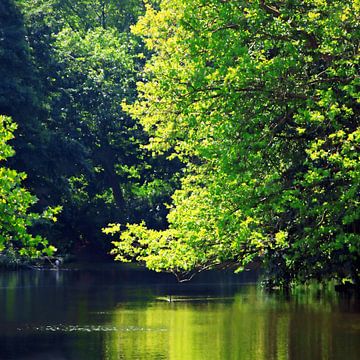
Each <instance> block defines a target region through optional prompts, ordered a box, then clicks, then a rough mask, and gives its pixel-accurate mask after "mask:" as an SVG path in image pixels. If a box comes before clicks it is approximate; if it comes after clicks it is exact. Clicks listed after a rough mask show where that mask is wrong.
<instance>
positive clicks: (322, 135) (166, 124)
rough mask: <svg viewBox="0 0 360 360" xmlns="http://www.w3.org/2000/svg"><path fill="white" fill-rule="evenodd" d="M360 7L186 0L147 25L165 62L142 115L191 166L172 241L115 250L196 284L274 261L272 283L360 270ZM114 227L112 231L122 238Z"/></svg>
mask: <svg viewBox="0 0 360 360" xmlns="http://www.w3.org/2000/svg"><path fill="white" fill-rule="evenodd" d="M359 6H360V4H359V2H358V1H356V0H354V1H351V0H346V1H331V2H330V1H325V0H317V1H308V0H306V1H294V0H292V1H290V0H289V1H281V2H278V3H276V4H275V3H273V2H267V1H262V0H259V1H247V2H245V1H243V2H239V1H220V0H211V1H204V0H198V1H191V2H190V1H179V0H170V1H166V2H163V3H162V6H161V9H160V11H156V10H154V9H153V8H151V6H148V7H147V13H146V15H145V16H144V17H143V18H141V19H140V21H139V23H138V24H137V26H136V27H135V28H134V32H135V33H136V34H139V35H142V36H143V37H144V41H145V43H146V45H147V47H148V48H149V49H150V50H151V51H153V52H154V56H153V57H152V58H151V60H150V61H149V62H148V63H147V65H146V72H145V76H146V78H147V79H146V81H143V82H140V83H139V85H138V91H139V93H140V96H139V100H138V101H137V102H136V103H135V105H133V106H130V107H129V111H130V112H131V114H132V115H133V116H135V117H137V118H139V119H140V121H141V123H142V125H143V126H144V128H145V130H146V131H148V133H149V134H150V143H149V145H148V148H149V149H151V150H152V151H155V152H159V153H162V152H164V151H167V150H169V149H170V147H173V148H174V149H175V153H174V154H173V156H177V157H179V158H180V159H182V160H183V161H184V163H186V165H187V166H186V175H185V177H184V178H183V180H182V188H181V189H180V190H178V191H176V192H175V193H174V195H173V205H172V208H171V211H170V214H169V216H168V221H169V228H168V229H167V230H165V231H154V230H151V229H148V228H147V227H146V226H145V225H144V224H140V225H129V226H128V229H127V231H125V232H122V233H121V236H120V241H116V242H115V243H114V244H115V249H114V251H113V252H114V254H116V255H117V259H119V260H122V261H128V260H137V261H142V262H145V263H146V264H147V266H148V267H150V268H152V269H155V270H159V271H160V270H166V271H171V272H174V273H175V274H178V275H179V276H180V277H184V276H185V277H189V276H191V275H192V274H194V273H196V272H197V271H201V270H204V269H208V268H211V267H216V266H227V265H233V264H237V268H238V270H241V269H243V267H245V266H247V265H248V264H249V263H251V262H254V261H261V262H263V264H264V265H265V268H266V269H267V271H268V273H269V278H270V283H271V284H273V283H277V284H282V285H284V286H287V285H289V284H290V283H291V282H292V281H294V280H299V281H306V280H308V279H313V278H315V279H323V278H331V277H336V278H339V279H344V278H347V277H351V278H352V279H353V280H354V281H358V279H359V274H360V248H359V244H360V241H359V240H360V238H359V237H360V235H359V232H360V231H359V230H360V229H359V216H360V212H359V194H360V189H359V186H360V185H359V184H360V181H359V173H360V172H359V166H360V165H359V163H360V161H359V131H360V130H359V118H358V113H359V112H358V110H359V109H358V99H359V93H358V91H357V89H358V85H359V77H358V60H359V55H358V46H359V36H358V35H359V28H358V26H359V24H358V16H359V10H360V9H359ZM120 230H121V228H120V227H119V226H117V225H113V226H111V227H109V228H108V229H106V230H105V231H106V232H109V233H116V232H118V231H120Z"/></svg>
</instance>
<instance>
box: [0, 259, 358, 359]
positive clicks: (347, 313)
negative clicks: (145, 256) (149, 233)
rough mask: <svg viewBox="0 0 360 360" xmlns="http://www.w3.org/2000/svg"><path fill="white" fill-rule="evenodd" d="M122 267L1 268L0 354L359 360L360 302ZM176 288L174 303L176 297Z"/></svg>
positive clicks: (239, 279)
mask: <svg viewBox="0 0 360 360" xmlns="http://www.w3.org/2000/svg"><path fill="white" fill-rule="evenodd" d="M254 280H255V278H254V277H253V276H252V275H250V274H248V273H246V274H244V275H241V276H236V275H232V274H229V273H226V274H223V273H220V274H218V273H216V274H214V273H212V274H206V275H202V276H199V277H198V278H195V279H194V281H192V282H190V283H186V284H178V283H177V282H176V280H175V279H174V278H173V277H172V276H170V275H164V274H155V273H150V272H147V271H143V270H140V269H137V268H133V267H126V266H122V265H121V266H119V265H110V266H109V265H106V266H102V265H91V266H90V267H85V268H82V269H78V270H72V271H64V270H60V271H22V272H9V273H0V359H1V360H8V359H9V360H10V359H19V360H20V359H22V360H30V359H33V360H82V359H84V360H92V359H94V360H95V359H96V360H101V359H110V360H113V359H114V360H115V359H116V360H117V359H140V360H143V359H145V360H147V359H149V360H150V359H151V360H152V359H154V360H161V359H169V360H202V359H206V360H226V359H234V360H287V359H291V360H296V359H299V360H308V359H309V360H311V359H314V360H328V359H331V360H344V359H345V360H355V359H356V360H357V359H359V358H360V303H359V301H358V300H357V299H356V298H355V297H354V296H340V295H338V294H335V293H333V292H319V291H317V290H314V289H312V290H311V289H310V290H308V291H307V292H301V291H299V292H297V293H296V294H294V295H293V296H292V297H286V296H283V295H279V294H272V295H269V294H265V293H263V292H261V291H260V290H259V288H258V287H257V286H256V285H255V284H254V283H253V282H254ZM170 295H171V300H172V301H171V302H170V301H168V300H170V297H169V296H170Z"/></svg>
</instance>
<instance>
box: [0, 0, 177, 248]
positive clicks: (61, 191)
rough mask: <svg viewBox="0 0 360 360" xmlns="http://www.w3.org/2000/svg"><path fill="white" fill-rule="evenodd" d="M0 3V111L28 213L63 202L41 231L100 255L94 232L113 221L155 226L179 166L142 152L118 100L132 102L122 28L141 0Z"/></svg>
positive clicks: (60, 243)
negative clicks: (13, 129)
mask: <svg viewBox="0 0 360 360" xmlns="http://www.w3.org/2000/svg"><path fill="white" fill-rule="evenodd" d="M0 6H1V12H0V16H2V18H1V24H0V26H1V31H2V34H4V36H3V37H2V39H3V40H2V42H1V41H0V62H1V65H2V66H1V69H0V71H1V77H2V79H4V81H3V82H2V83H1V84H0V110H1V112H2V113H3V114H5V115H9V116H12V117H13V118H14V119H15V120H16V122H17V123H18V124H19V129H18V130H17V133H16V136H15V140H13V141H14V147H15V150H16V156H15V157H14V158H13V159H12V160H11V165H12V166H13V167H14V168H15V169H17V170H19V171H25V172H26V173H27V174H28V178H27V180H26V186H27V187H28V188H29V189H31V191H32V192H33V193H34V194H35V195H36V196H37V197H38V198H39V201H38V202H37V204H36V205H34V206H35V209H37V210H40V209H41V208H43V207H46V206H55V205H62V206H63V211H62V212H61V214H60V215H59V219H58V222H57V223H56V225H55V226H54V227H53V228H52V229H51V232H47V231H45V230H43V231H45V232H44V235H46V236H47V237H48V238H50V239H52V240H53V241H54V242H55V243H56V245H57V247H59V248H60V249H61V250H62V251H74V250H76V249H79V248H81V247H83V246H89V245H90V246H95V247H97V248H98V249H100V250H101V251H103V252H104V251H107V250H108V249H109V248H110V244H109V243H106V242H104V239H103V236H102V235H101V230H100V229H101V228H102V227H103V226H105V224H106V223H108V222H109V221H111V220H113V219H116V220H117V221H120V222H124V223H126V222H127V221H137V220H139V219H141V218H146V219H147V221H148V222H150V223H152V225H153V226H155V227H162V226H164V223H165V222H166V220H165V216H164V214H165V213H166V208H165V206H164V205H163V203H164V202H165V201H166V199H168V197H169V194H170V193H171V192H172V188H173V186H174V184H175V181H172V180H171V178H172V176H173V174H174V173H175V172H176V171H177V170H178V168H179V164H178V162H176V161H173V162H172V163H171V162H169V161H168V160H166V158H165V157H163V158H159V159H152V158H151V156H150V155H151V154H150V153H149V152H148V151H147V150H145V149H143V148H141V144H142V143H144V142H146V137H147V135H146V134H145V132H144V131H143V129H142V127H141V125H140V124H139V123H138V122H137V121H136V120H133V119H132V118H131V117H130V116H129V115H128V114H126V113H125V112H124V111H123V110H122V105H121V103H122V101H123V100H125V99H126V101H127V102H129V103H131V102H133V101H134V100H135V98H136V81H137V79H138V76H139V74H140V69H141V67H142V66H143V64H144V58H143V57H141V56H138V54H139V53H143V51H142V43H141V42H140V41H139V40H138V39H137V38H136V37H135V36H133V35H131V34H130V33H129V27H130V25H131V24H132V23H133V22H135V20H136V19H137V17H138V16H139V14H140V13H141V12H143V10H144V7H143V4H142V2H141V1H138V0H134V1H125V2H119V1H111V0H105V1H100V0H99V1H98V0H91V1H90V0H87V1H85V0H77V1H63V0H31V1H23V0H14V1H12V0H6V1H5V2H2V4H1V5H0ZM19 9H20V10H21V11H20V10H19ZM153 168H156V175H155V173H154V172H153ZM140 213H141V214H144V213H145V215H141V216H140Z"/></svg>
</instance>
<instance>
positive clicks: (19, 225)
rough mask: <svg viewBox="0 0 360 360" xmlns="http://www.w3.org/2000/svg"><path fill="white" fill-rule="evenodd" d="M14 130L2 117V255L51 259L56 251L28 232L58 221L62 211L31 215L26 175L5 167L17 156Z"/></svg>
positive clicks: (0, 229)
mask: <svg viewBox="0 0 360 360" xmlns="http://www.w3.org/2000/svg"><path fill="white" fill-rule="evenodd" d="M15 129H16V125H15V124H14V123H13V122H11V121H10V119H9V118H7V117H4V116H0V162H1V166H0V254H1V253H2V252H4V251H5V252H7V251H11V252H15V253H17V254H18V255H20V256H26V257H39V256H40V255H52V254H53V253H54V251H55V250H56V248H55V247H54V246H52V245H49V244H48V241H47V240H46V239H44V238H42V237H41V236H38V235H32V234H31V232H29V228H30V227H31V225H34V223H36V222H39V221H44V220H51V221H56V214H57V213H58V212H59V211H60V208H48V209H47V210H45V211H44V212H43V213H42V214H37V213H34V212H31V207H32V206H33V205H34V204H35V202H36V198H35V197H34V196H33V195H31V194H30V193H29V192H28V191H27V190H26V189H25V188H23V187H22V186H21V183H22V181H23V180H24V179H25V178H26V174H25V173H19V172H16V171H15V170H11V169H9V168H8V167H6V166H4V162H6V160H7V159H8V158H9V157H11V156H13V155H14V150H13V149H12V147H11V146H10V145H9V144H8V141H10V140H11V139H13V138H14V136H13V132H14V131H15Z"/></svg>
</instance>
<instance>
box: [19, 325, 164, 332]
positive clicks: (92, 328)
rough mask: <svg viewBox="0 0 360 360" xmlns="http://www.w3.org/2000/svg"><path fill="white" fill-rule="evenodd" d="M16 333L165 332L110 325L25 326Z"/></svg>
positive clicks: (160, 329) (159, 329) (158, 329)
mask: <svg viewBox="0 0 360 360" xmlns="http://www.w3.org/2000/svg"><path fill="white" fill-rule="evenodd" d="M17 330H18V331H41V332H109V331H113V332H130V331H139V332H144V331H167V330H166V329H162V328H157V329H155V328H144V327H137V326H128V327H117V326H111V325H64V324H58V325H42V326H26V327H23V328H17Z"/></svg>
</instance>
